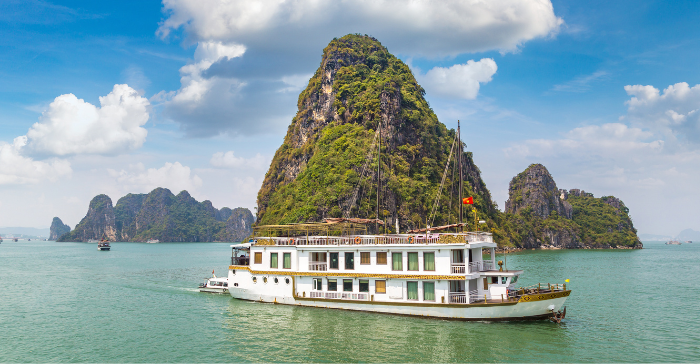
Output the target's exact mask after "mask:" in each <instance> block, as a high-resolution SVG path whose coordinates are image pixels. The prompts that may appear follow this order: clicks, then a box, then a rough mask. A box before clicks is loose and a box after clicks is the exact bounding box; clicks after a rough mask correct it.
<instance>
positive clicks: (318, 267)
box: [309, 262, 328, 272]
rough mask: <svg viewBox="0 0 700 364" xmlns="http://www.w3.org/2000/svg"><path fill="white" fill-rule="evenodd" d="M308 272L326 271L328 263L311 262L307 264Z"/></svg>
mask: <svg viewBox="0 0 700 364" xmlns="http://www.w3.org/2000/svg"><path fill="white" fill-rule="evenodd" d="M309 270H310V271H324V272H325V271H327V270H328V263H326V262H311V263H309Z"/></svg>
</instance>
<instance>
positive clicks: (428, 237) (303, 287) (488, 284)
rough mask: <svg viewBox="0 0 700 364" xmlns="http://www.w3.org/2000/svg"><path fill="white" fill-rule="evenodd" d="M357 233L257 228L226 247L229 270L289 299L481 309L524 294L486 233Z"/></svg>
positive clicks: (326, 227) (346, 225)
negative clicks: (250, 236) (229, 253)
mask: <svg viewBox="0 0 700 364" xmlns="http://www.w3.org/2000/svg"><path fill="white" fill-rule="evenodd" d="M363 232H364V226H362V224H355V223H350V222H347V221H346V222H342V223H335V224H328V223H316V224H295V225H292V226H291V227H289V225H279V226H264V227H260V228H257V229H256V234H255V237H254V238H253V239H251V240H250V241H249V242H246V243H244V244H235V245H231V247H232V257H231V267H230V270H231V271H232V273H233V276H234V277H235V274H236V270H240V269H244V270H247V271H249V272H250V274H251V275H252V277H250V278H252V282H253V285H252V286H251V287H250V288H255V287H254V286H255V285H256V284H258V285H263V287H258V288H257V289H255V290H262V291H271V292H274V293H275V294H281V295H284V294H285V292H288V290H291V293H292V296H293V297H294V298H295V299H314V300H324V299H330V300H363V301H376V302H415V303H430V304H472V303H482V304H483V303H494V302H507V301H512V300H517V299H518V298H519V296H520V295H521V294H523V293H524V292H522V291H521V290H518V289H516V288H515V286H514V284H515V283H516V282H517V279H518V276H519V275H520V274H522V273H523V271H520V270H504V269H503V267H502V264H501V262H498V265H497V264H496V261H495V257H496V253H495V249H496V243H494V241H493V237H492V235H491V234H490V233H486V232H442V233H433V232H431V231H429V230H428V231H427V232H426V233H422V234H380V235H368V234H363ZM319 233H321V234H319ZM246 273H248V272H246ZM235 281H236V280H235V279H234V282H235ZM249 283H250V282H249V281H247V282H245V283H243V284H244V285H245V286H249ZM265 285H268V287H264V286H265ZM269 285H271V286H272V287H269ZM233 286H238V283H233ZM287 286H289V287H288V288H286V287H287Z"/></svg>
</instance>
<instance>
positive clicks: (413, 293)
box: [406, 282, 418, 300]
mask: <svg viewBox="0 0 700 364" xmlns="http://www.w3.org/2000/svg"><path fill="white" fill-rule="evenodd" d="M406 290H407V291H408V299H409V300H417V299H418V282H406Z"/></svg>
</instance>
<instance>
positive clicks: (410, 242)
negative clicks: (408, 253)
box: [408, 236, 414, 244]
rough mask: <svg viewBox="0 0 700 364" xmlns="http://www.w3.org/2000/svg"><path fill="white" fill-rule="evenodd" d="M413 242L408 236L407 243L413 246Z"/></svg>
mask: <svg viewBox="0 0 700 364" xmlns="http://www.w3.org/2000/svg"><path fill="white" fill-rule="evenodd" d="M413 240H414V238H413V237H412V236H409V237H408V243H409V244H413Z"/></svg>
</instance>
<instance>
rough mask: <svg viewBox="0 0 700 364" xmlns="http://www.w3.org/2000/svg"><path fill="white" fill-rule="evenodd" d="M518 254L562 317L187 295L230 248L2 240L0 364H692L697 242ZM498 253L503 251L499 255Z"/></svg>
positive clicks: (699, 311)
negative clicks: (469, 315)
mask: <svg viewBox="0 0 700 364" xmlns="http://www.w3.org/2000/svg"><path fill="white" fill-rule="evenodd" d="M645 248H646V249H643V250H634V251H632V250H620V251H613V250H608V251H602V250H580V251H578V250H567V251H561V250H560V251H536V252H535V251H526V252H521V253H516V254H509V255H508V257H507V264H508V268H510V269H525V275H524V276H523V277H522V278H521V281H519V282H518V283H519V284H522V285H527V284H532V283H536V282H562V281H563V280H564V279H566V278H569V279H570V280H571V282H570V283H569V284H568V287H570V288H571V289H573V293H572V295H571V296H570V297H569V300H568V301H567V303H566V305H567V307H568V315H567V318H566V320H565V321H564V322H563V323H562V324H560V325H556V324H553V323H550V322H525V323H482V322H455V321H443V320H436V319H423V318H410V317H400V316H392V315H382V314H372V313H364V312H350V311H340V310H327V309H318V308H305V307H292V306H283V305H272V304H261V303H251V302H243V301H238V300H234V299H231V298H230V297H228V296H217V295H209V294H203V293H199V292H197V290H196V289H195V288H196V287H197V284H198V283H199V282H201V281H203V278H205V277H207V276H209V275H210V274H211V270H212V269H216V273H217V274H218V275H224V274H226V269H227V261H228V258H229V257H230V254H231V253H230V248H229V245H228V244H219V243H211V244H208V243H193V244H189V243H179V244H139V243H114V244H113V249H114V250H112V251H110V252H99V251H97V248H96V244H85V243H53V242H17V243H14V242H7V241H5V242H3V243H2V244H0V362H268V361H269V362H684V361H685V362H687V361H694V362H696V361H698V360H700V359H699V358H700V306H699V305H698V299H699V298H700V293H699V292H698V283H697V282H698V278H699V277H700V267H699V266H700V264H699V263H700V244H697V243H695V244H683V245H681V246H667V245H663V243H654V242H649V243H645ZM499 259H502V257H501V256H499Z"/></svg>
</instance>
